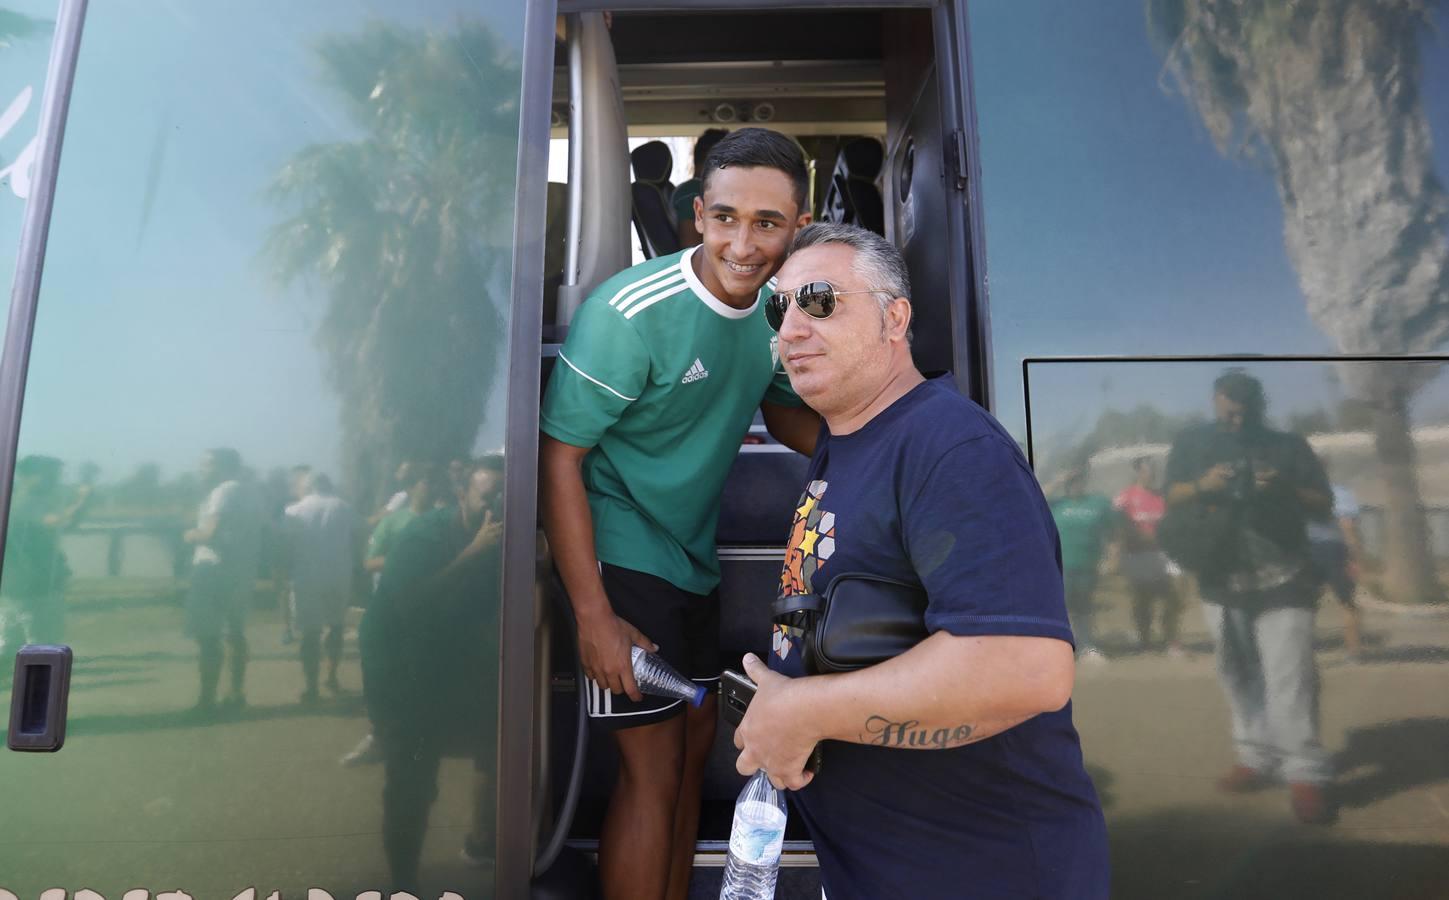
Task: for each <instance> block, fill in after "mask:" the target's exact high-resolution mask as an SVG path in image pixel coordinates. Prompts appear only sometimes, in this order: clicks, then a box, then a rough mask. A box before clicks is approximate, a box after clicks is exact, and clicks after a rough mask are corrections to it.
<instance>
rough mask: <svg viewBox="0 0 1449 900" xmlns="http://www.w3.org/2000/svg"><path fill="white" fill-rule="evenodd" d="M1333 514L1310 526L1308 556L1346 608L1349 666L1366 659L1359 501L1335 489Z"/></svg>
mask: <svg viewBox="0 0 1449 900" xmlns="http://www.w3.org/2000/svg"><path fill="white" fill-rule="evenodd" d="M1332 490H1333V511H1332V512H1331V513H1329V515H1328V516H1326V517H1323V518H1315V519H1311V520H1309V522H1308V542H1309V552H1310V553H1311V554H1312V555H1313V564H1314V565H1316V566H1317V567H1318V572H1319V574H1320V575H1321V576H1322V577H1323V580H1324V583H1325V584H1327V585H1328V588H1329V590H1331V591H1332V592H1333V596H1334V597H1335V598H1336V599H1337V600H1338V603H1339V605H1340V606H1342V607H1343V649H1344V653H1345V654H1347V656H1348V660H1349V662H1358V661H1360V660H1361V658H1362V656H1363V636H1362V619H1363V617H1362V615H1361V613H1360V612H1359V608H1358V603H1357V602H1356V601H1355V594H1356V593H1357V591H1358V578H1359V572H1360V570H1361V566H1362V562H1361V561H1362V559H1363V537H1362V535H1360V534H1359V530H1358V516H1359V506H1358V498H1357V497H1355V496H1354V493H1353V491H1351V490H1349V489H1348V488H1347V487H1344V486H1343V485H1341V484H1335V485H1332Z"/></svg>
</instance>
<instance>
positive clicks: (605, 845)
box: [539, 128, 819, 900]
mask: <svg viewBox="0 0 1449 900" xmlns="http://www.w3.org/2000/svg"><path fill="white" fill-rule="evenodd" d="M807 178H808V176H807V173H806V168H805V160H804V157H803V155H802V154H801V152H800V148H799V147H798V145H796V144H795V143H794V142H793V141H792V140H790V139H789V138H787V137H785V136H784V135H781V134H778V133H776V132H773V131H768V130H765V129H761V128H745V129H741V130H739V131H736V132H734V133H733V134H731V135H729V136H728V137H726V138H724V139H723V140H721V141H720V142H719V144H717V145H716V146H715V148H714V149H713V150H712V151H711V152H710V154H709V157H708V158H707V160H706V162H705V165H704V167H703V170H702V172H701V173H700V179H701V182H702V186H703V193H702V195H701V196H700V197H699V198H696V199H695V201H694V218H695V225H696V227H697V228H698V229H699V231H700V233H701V234H702V235H703V237H704V243H703V244H701V245H700V246H698V247H693V248H690V249H688V250H685V251H682V252H680V253H676V254H673V255H671V256H665V257H660V258H657V259H654V260H650V261H648V262H646V263H643V264H641V265H638V266H634V267H633V268H631V269H628V270H626V271H624V272H621V273H619V274H618V275H615V276H614V277H613V278H611V279H609V280H608V281H606V282H604V284H602V285H601V286H600V287H599V288H598V289H597V290H596V291H594V293H593V294H592V295H591V296H590V297H589V299H588V300H586V301H585V302H584V303H583V305H582V306H581V307H580V308H579V310H578V312H577V313H576V314H575V317H574V319H573V321H572V322H571V323H570V326H569V335H568V339H567V340H566V341H565V343H564V345H563V348H562V349H561V350H560V352H559V358H558V363H557V364H556V365H555V366H554V370H553V375H552V377H551V379H550V382H549V386H548V393H547V396H546V397H545V400H544V405H543V414H542V421H541V428H542V431H543V434H542V436H541V449H540V470H539V483H540V485H541V488H542V496H541V506H542V511H543V519H544V530H545V532H546V533H547V535H548V539H549V545H550V547H551V549H552V551H553V555H554V561H555V563H556V564H557V566H558V570H559V574H560V575H561V576H562V578H563V582H564V586H565V588H567V590H568V594H569V598H570V600H571V602H572V604H573V608H574V614H575V617H576V619H577V622H578V638H579V653H580V657H581V659H582V662H583V667H584V672H585V674H586V675H588V677H589V678H590V679H591V680H592V684H591V686H590V691H589V714H590V716H591V718H592V721H593V722H594V723H595V724H596V725H600V726H603V727H605V728H608V729H609V730H610V731H611V733H612V734H613V738H614V741H615V744H616V745H617V747H618V750H619V758H620V769H619V779H618V782H617V783H616V785H615V788H614V795H613V797H612V798H611V800H610V804H609V811H608V814H607V815H606V816H605V819H604V826H603V832H602V834H601V836H600V842H599V874H600V880H601V882H602V884H603V889H604V897H605V898H606V900H616V898H630V900H660V898H665V897H668V898H670V900H683V898H684V897H685V895H686V893H687V890H688V883H689V872H690V868H691V863H692V860H693V854H694V843H695V837H696V834H697V832H698V824H699V802H700V784H701V781H702V779H703V773H704V765H705V761H706V759H707V758H708V755H709V750H710V747H711V745H712V744H713V742H714V727H715V701H714V698H713V697H712V696H711V697H710V698H709V699H707V700H706V701H705V703H704V705H703V706H702V707H701V708H699V709H691V710H688V711H687V712H686V711H685V710H684V708H683V705H682V703H681V702H680V701H675V700H669V699H665V698H657V697H644V696H643V695H641V694H640V693H639V690H638V687H637V686H636V684H635V682H634V676H633V669H632V665H631V660H630V648H631V647H632V646H640V647H644V648H646V649H650V650H653V649H655V648H656V647H657V649H658V652H659V653H660V654H661V655H662V656H663V657H664V658H665V659H666V660H668V661H669V662H670V663H671V664H672V665H674V666H675V667H676V668H677V669H679V670H680V671H681V672H683V673H684V674H685V675H686V676H687V677H690V678H693V679H695V680H697V681H701V682H708V683H710V684H712V683H713V682H714V681H716V680H717V679H718V676H719V672H720V668H721V666H720V653H719V597H718V592H717V587H718V584H719V561H718V559H717V558H716V555H715V545H714V536H715V527H716V523H717V520H718V518H719V500H720V492H721V490H722V489H723V487H724V482H725V478H726V476H727V475H728V473H729V469H730V465H731V463H733V461H734V459H735V456H736V454H737V453H738V451H739V446H740V443H741V441H742V439H743V438H744V436H745V434H746V433H747V432H748V430H749V425H750V422H751V420H752V419H753V417H754V413H755V410H756V409H759V410H761V411H762V412H763V414H764V419H765V425H766V427H767V428H768V429H769V431H770V433H771V434H772V435H773V436H774V437H775V438H776V439H777V440H779V441H780V442H781V443H783V444H786V445H787V446H789V447H791V448H793V449H795V450H798V451H800V452H802V453H806V454H809V453H811V452H812V451H813V449H814V445H815V437H816V435H817V434H818V432H819V419H818V417H817V416H816V415H815V414H814V413H813V412H811V411H810V410H809V409H808V408H806V407H804V406H803V405H801V403H800V400H799V398H798V397H796V396H795V393H794V391H793V390H791V388H790V383H789V379H788V377H787V376H786V375H785V374H784V370H783V369H782V368H781V367H780V360H779V354H778V352H777V350H776V335H775V333H774V332H773V331H772V330H771V329H770V327H769V325H768V324H767V323H766V321H765V317H764V309H763V303H762V300H763V298H764V297H766V296H768V295H769V292H770V288H769V286H768V282H769V280H770V279H771V277H772V276H773V275H774V274H775V272H776V270H777V269H779V267H780V264H781V263H782V262H783V261H784V258H785V254H786V252H787V251H788V248H789V246H790V241H791V240H792V238H793V237H794V234H795V231H796V229H797V228H800V227H802V226H804V225H806V224H808V223H809V221H810V213H809V209H808V207H807V205H806V181H807ZM681 712H685V715H684V716H681V715H680V713H681Z"/></svg>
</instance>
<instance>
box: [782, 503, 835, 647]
mask: <svg viewBox="0 0 1449 900" xmlns="http://www.w3.org/2000/svg"><path fill="white" fill-rule="evenodd" d="M829 486H830V485H829V483H828V482H825V481H812V482H810V483H809V484H808V485H806V486H805V492H804V493H803V494H801V495H800V503H799V505H798V506H796V507H795V521H794V523H793V524H792V525H791V526H790V541H789V543H787V544H786V545H785V565H784V567H783V568H782V569H781V571H780V596H781V597H793V596H795V595H796V594H810V593H814V591H815V587H814V584H815V574H816V573H817V572H819V571H820V567H821V566H822V565H824V563H825V561H826V560H828V559H830V556H831V554H833V553H834V552H835V513H833V512H830V511H828V510H827V509H825V507H824V506H822V505H821V501H822V499H823V498H824V496H825V489H826V488H828V487H829ZM821 586H822V587H824V585H821ZM798 636H799V635H798V630H797V629H793V628H787V627H786V626H784V625H776V626H775V629H774V636H773V639H772V647H773V650H774V652H775V655H776V656H778V657H780V658H781V659H785V658H786V657H788V656H789V655H790V649H791V647H792V646H794V643H795V640H796V638H798Z"/></svg>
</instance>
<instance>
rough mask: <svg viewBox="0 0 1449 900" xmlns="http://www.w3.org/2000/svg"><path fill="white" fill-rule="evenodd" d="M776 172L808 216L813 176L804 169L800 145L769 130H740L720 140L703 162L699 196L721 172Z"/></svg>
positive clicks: (797, 204) (798, 205) (803, 157)
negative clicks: (729, 169) (733, 170)
mask: <svg viewBox="0 0 1449 900" xmlns="http://www.w3.org/2000/svg"><path fill="white" fill-rule="evenodd" d="M725 168H739V169H775V170H776V171H778V172H782V173H783V174H784V175H785V177H786V178H788V179H790V185H791V186H792V187H793V188H794V189H795V205H796V206H797V207H798V208H799V211H800V212H802V213H803V212H806V211H807V210H806V209H805V197H806V196H807V194H808V193H809V186H810V172H809V170H808V169H807V168H806V167H805V154H804V152H803V151H801V149H800V145H799V144H797V143H795V142H794V141H792V140H790V139H789V138H788V137H785V135H783V134H781V133H780V132H778V131H771V130H770V129H768V128H741V129H740V130H738V131H731V132H730V133H729V134H727V135H725V136H724V137H723V138H721V139H720V142H719V143H718V144H715V145H714V149H713V150H711V151H709V155H708V156H707V157H706V158H705V161H704V171H703V172H701V173H700V175H699V188H700V193H704V192H705V191H708V190H709V177H710V176H711V175H713V174H714V173H715V172H717V171H719V170H720V169H725Z"/></svg>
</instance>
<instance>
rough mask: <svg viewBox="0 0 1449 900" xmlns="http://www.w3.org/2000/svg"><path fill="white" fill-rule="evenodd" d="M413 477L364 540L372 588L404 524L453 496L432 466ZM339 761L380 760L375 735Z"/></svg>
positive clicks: (416, 470) (352, 763)
mask: <svg viewBox="0 0 1449 900" xmlns="http://www.w3.org/2000/svg"><path fill="white" fill-rule="evenodd" d="M459 465H460V466H463V465H465V464H463V463H459ZM460 471H461V469H460ZM413 476H414V481H413V483H412V485H410V486H409V487H408V502H407V505H406V506H404V507H403V508H402V509H399V510H397V511H396V512H393V513H390V514H388V515H387V516H385V517H384V518H383V520H382V521H381V522H378V523H377V527H376V528H374V529H373V531H372V537H371V538H370V539H368V542H367V551H366V554H365V557H364V560H363V567H364V568H365V569H366V570H367V572H368V573H370V574H371V575H372V579H373V590H374V591H376V589H377V584H378V582H379V581H380V580H381V578H382V570H383V567H384V566H386V565H387V558H388V556H389V555H391V553H392V548H393V547H395V546H396V545H397V542H398V539H399V538H401V537H402V535H403V533H404V532H405V531H407V528H408V526H409V525H411V524H412V523H413V522H414V521H415V520H416V519H417V518H418V516H421V515H423V514H424V513H426V512H428V511H430V510H432V509H433V507H434V506H438V505H446V504H444V503H443V501H444V499H445V498H450V497H452V496H453V495H454V493H453V489H452V482H451V480H450V479H449V477H448V476H445V475H444V474H443V473H442V472H441V471H440V470H439V468H438V467H437V466H436V465H433V464H431V463H419V464H418V465H416V466H414V467H413ZM460 478H461V475H460ZM340 762H341V764H342V765H344V766H358V765H363V764H365V763H375V762H382V751H381V749H380V748H379V747H378V746H377V737H376V735H375V734H374V733H373V732H372V731H369V732H368V733H367V735H366V736H364V737H363V738H362V740H361V741H359V742H358V743H357V746H356V747H353V748H352V750H350V751H349V752H348V753H347V754H346V755H345V756H343V757H342V759H341V760H340Z"/></svg>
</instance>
